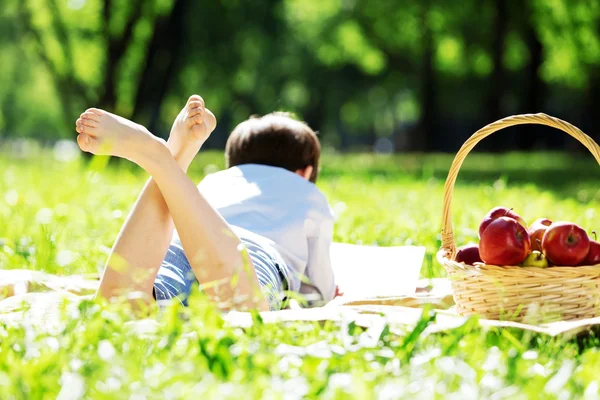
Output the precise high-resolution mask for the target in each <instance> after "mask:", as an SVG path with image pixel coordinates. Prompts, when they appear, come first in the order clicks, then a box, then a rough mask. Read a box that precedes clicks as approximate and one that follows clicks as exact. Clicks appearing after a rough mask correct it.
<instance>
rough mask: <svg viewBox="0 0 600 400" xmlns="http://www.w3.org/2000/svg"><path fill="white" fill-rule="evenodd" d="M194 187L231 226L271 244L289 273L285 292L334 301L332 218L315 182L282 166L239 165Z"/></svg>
mask: <svg viewBox="0 0 600 400" xmlns="http://www.w3.org/2000/svg"><path fill="white" fill-rule="evenodd" d="M198 188H199V189H200V191H201V192H202V194H203V195H204V196H205V198H206V199H207V200H208V201H209V203H211V205H212V206H213V207H214V208H215V209H216V210H217V211H218V212H219V213H220V214H221V215H222V216H223V218H224V219H225V220H226V221H227V222H228V223H229V224H230V225H232V226H235V227H239V228H242V229H245V230H247V231H250V232H252V233H255V234H258V235H260V236H263V237H265V238H267V239H270V240H271V241H273V246H274V247H275V249H276V250H277V251H278V252H279V253H280V254H281V256H282V258H283V259H284V261H285V262H286V264H287V265H288V267H289V268H290V270H291V273H290V274H289V275H290V276H286V278H287V279H288V281H289V282H290V286H291V287H290V288H289V290H291V291H294V292H300V293H305V294H315V293H317V294H319V295H320V296H319V297H321V298H322V300H326V301H327V300H330V299H331V298H333V295H334V291H335V284H334V278H333V272H332V270H331V264H330V260H329V247H330V245H331V241H332V235H333V215H332V214H331V211H330V208H329V205H328V203H327V200H326V198H325V196H324V195H323V193H321V191H320V190H319V189H318V188H317V187H316V186H315V185H314V183H312V182H309V181H308V180H306V179H303V178H302V177H301V176H300V175H298V174H296V173H294V172H291V171H288V170H286V169H283V168H279V167H272V166H268V165H259V164H242V165H238V166H235V167H232V168H229V169H227V170H224V171H220V172H217V173H215V174H211V175H209V176H207V177H206V178H205V179H204V180H203V181H202V182H201V183H200V185H198ZM303 277H306V279H304V278H303Z"/></svg>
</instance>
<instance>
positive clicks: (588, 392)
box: [583, 381, 599, 399]
mask: <svg viewBox="0 0 600 400" xmlns="http://www.w3.org/2000/svg"><path fill="white" fill-rule="evenodd" d="M583 397H584V398H585V399H597V398H598V397H599V396H598V382H596V381H592V382H591V383H590V384H589V385H588V386H587V387H586V388H585V392H583Z"/></svg>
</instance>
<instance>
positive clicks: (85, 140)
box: [77, 133, 98, 153]
mask: <svg viewBox="0 0 600 400" xmlns="http://www.w3.org/2000/svg"><path fill="white" fill-rule="evenodd" d="M77 144H78V145H79V148H80V149H81V150H83V151H87V152H89V153H95V151H96V149H97V148H98V139H96V138H93V137H91V136H90V135H87V134H85V133H81V134H79V135H78V136H77Z"/></svg>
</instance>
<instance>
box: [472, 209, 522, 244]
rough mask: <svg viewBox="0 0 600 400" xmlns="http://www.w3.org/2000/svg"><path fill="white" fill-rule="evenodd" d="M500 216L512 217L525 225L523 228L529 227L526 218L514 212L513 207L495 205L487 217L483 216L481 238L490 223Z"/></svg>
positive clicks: (480, 226) (480, 227) (480, 225)
mask: <svg viewBox="0 0 600 400" xmlns="http://www.w3.org/2000/svg"><path fill="white" fill-rule="evenodd" d="M500 217H508V218H512V219H514V220H516V221H517V222H518V223H520V224H521V225H522V226H523V228H525V229H527V222H525V220H524V219H523V218H521V216H520V215H519V214H517V213H516V212H514V211H513V210H512V208H506V207H494V208H492V209H491V210H490V212H488V213H487V214H486V216H485V217H483V220H482V221H481V224H479V238H480V239H481V236H482V235H483V231H485V229H486V228H487V227H488V225H489V224H490V223H491V222H492V221H493V220H495V219H496V218H500Z"/></svg>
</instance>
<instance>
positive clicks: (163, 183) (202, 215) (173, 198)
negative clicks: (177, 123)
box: [77, 109, 268, 309]
mask: <svg viewBox="0 0 600 400" xmlns="http://www.w3.org/2000/svg"><path fill="white" fill-rule="evenodd" d="M206 115H208V112H206ZM201 118H202V117H200V118H198V119H201ZM207 122H208V121H207ZM194 130H195V133H194V135H195V136H202V135H205V138H206V137H207V136H208V133H209V131H208V129H207V126H206V123H204V122H203V123H201V124H196V125H194ZM77 131H78V132H79V134H80V135H79V136H78V138H77V142H78V143H79V145H80V147H81V148H82V149H83V150H84V151H89V152H91V153H94V154H110V155H114V156H118V157H122V158H127V159H129V160H131V161H133V162H135V163H136V164H138V165H140V166H141V167H142V168H144V169H145V170H146V171H147V172H149V173H150V175H151V176H152V178H153V181H154V182H155V184H156V186H157V188H158V189H159V190H160V192H161V193H162V196H163V199H164V201H165V204H166V206H167V211H166V212H167V213H168V211H170V213H171V217H172V219H173V221H174V224H175V227H176V228H177V230H178V232H179V235H180V239H181V242H182V244H183V247H184V250H185V253H186V255H187V257H188V259H189V261H190V264H191V266H192V269H193V271H194V273H195V275H196V277H197V278H198V280H199V281H200V283H202V284H203V286H204V289H205V291H206V292H207V293H208V294H209V295H211V296H213V297H215V298H216V299H217V300H218V301H221V302H229V304H228V306H229V307H230V306H231V302H232V301H233V302H234V303H235V304H239V305H242V306H247V307H255V306H258V307H259V308H260V309H268V305H267V302H266V300H265V299H264V297H263V296H262V295H261V294H260V291H259V290H258V280H257V278H256V273H255V272H254V269H253V267H252V265H251V263H250V262H249V260H247V262H248V263H249V265H247V266H244V257H243V256H242V254H241V252H240V249H239V245H240V241H239V239H238V238H237V237H236V236H235V234H234V233H233V232H232V230H231V229H230V227H229V226H228V225H227V223H226V222H225V221H224V220H223V218H222V217H221V216H220V215H219V214H218V213H217V212H216V211H215V210H214V209H213V208H212V207H211V206H210V205H209V204H208V202H207V201H206V200H205V199H204V198H203V197H202V195H201V194H200V193H199V192H198V189H197V188H196V185H195V184H194V183H193V182H192V181H191V180H190V179H189V178H188V177H187V176H186V175H185V173H184V172H183V171H182V169H181V167H180V166H179V165H178V164H177V162H176V161H175V159H174V158H173V156H172V155H171V153H170V151H169V150H168V148H167V147H166V145H165V143H164V142H163V141H161V140H160V139H157V138H155V137H154V136H152V135H151V134H150V133H149V132H148V131H147V130H146V129H145V128H144V127H142V126H140V125H137V124H134V123H132V122H131V121H128V120H126V119H123V118H121V117H118V116H116V115H113V114H110V113H108V112H106V111H102V110H97V109H90V110H88V111H86V112H85V113H84V114H82V118H81V121H79V120H78V125H77ZM183 153H186V154H190V153H192V152H191V151H189V152H188V151H187V150H186V151H183ZM150 194H151V195H154V194H155V193H152V192H150ZM147 197H148V198H149V199H148V201H147V202H144V203H143V204H137V205H136V207H135V211H134V212H133V213H132V216H133V217H132V216H130V218H129V220H128V222H127V223H126V225H125V226H124V228H123V231H122V233H121V235H120V237H119V239H118V240H117V242H118V246H117V245H115V251H114V256H113V257H111V259H112V261H110V262H109V268H107V271H109V270H110V271H112V270H114V269H116V270H119V269H120V267H121V265H127V264H130V265H135V266H137V267H133V268H132V269H129V270H128V271H127V272H124V273H119V272H118V271H117V272H116V274H115V275H114V277H115V278H118V279H117V280H116V282H118V284H116V286H114V284H112V283H111V282H112V280H109V279H105V280H106V290H101V294H103V295H108V296H110V295H115V294H118V293H116V292H115V290H117V291H118V290H119V289H126V290H128V291H132V290H141V291H142V292H144V293H148V294H149V293H150V292H151V290H152V285H153V283H154V279H155V277H156V271H157V270H158V267H159V265H160V261H162V258H163V257H164V255H165V252H166V248H167V246H168V241H167V239H166V238H168V239H169V240H170V232H169V233H168V234H163V235H158V236H159V239H152V240H153V242H154V243H155V244H158V245H160V246H161V249H162V250H164V251H162V250H161V254H160V257H158V258H160V260H159V261H158V265H156V266H152V267H151V268H152V271H153V273H152V274H151V276H142V279H141V280H140V282H142V284H140V283H138V282H137V279H136V275H137V274H139V275H150V274H147V272H146V271H147V270H148V269H149V268H148V267H146V268H144V264H143V263H140V262H139V261H138V260H148V261H149V262H156V260H157V259H158V258H157V255H158V251H156V252H154V249H152V251H153V252H154V256H153V257H147V256H146V255H144V256H142V257H138V256H140V253H143V252H147V251H150V249H149V246H150V244H146V245H144V242H143V241H138V240H137V239H136V238H135V236H137V234H138V233H139V232H141V231H142V230H144V229H148V230H152V228H153V226H154V224H149V225H148V226H145V225H144V222H143V220H144V218H146V217H147V216H145V215H143V214H144V213H143V212H136V211H137V210H138V209H142V210H143V209H144V208H145V207H148V208H151V209H154V210H159V212H158V213H156V214H155V217H156V215H160V216H161V217H164V216H165V214H164V213H165V209H163V208H161V207H156V206H157V204H155V202H153V201H151V200H153V199H154V196H150V195H148V196H147ZM138 203H140V202H138ZM147 204H153V205H154V206H153V207H151V206H147ZM164 218H167V217H164ZM154 220H161V221H164V219H161V218H154ZM167 221H168V220H167ZM128 226H131V228H128ZM161 227H162V228H164V231H163V233H164V232H167V231H168V229H166V227H168V224H161ZM150 236H152V238H154V236H153V235H150ZM132 244H134V245H135V246H134V247H136V249H137V250H134V251H132V250H129V246H131V245H132ZM158 245H157V247H159V246H158ZM140 249H141V250H142V251H140ZM123 254H126V255H127V256H126V257H125V256H123ZM150 258H152V259H150ZM130 268H131V267H130ZM139 271H141V272H142V273H139ZM111 274H112V272H111ZM235 276H237V277H236V278H234V277H235ZM107 278H108V277H107ZM211 282H221V283H225V284H222V285H218V286H212V285H210V284H209V283H211ZM132 287H133V288H134V289H132ZM237 296H239V298H236V297H237Z"/></svg>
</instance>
